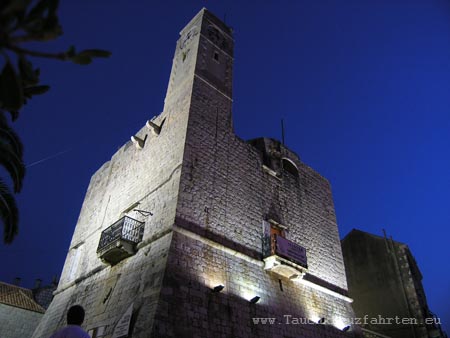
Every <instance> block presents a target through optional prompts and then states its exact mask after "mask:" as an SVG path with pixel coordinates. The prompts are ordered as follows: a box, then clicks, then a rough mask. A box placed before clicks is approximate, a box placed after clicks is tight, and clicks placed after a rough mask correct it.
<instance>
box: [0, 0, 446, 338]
mask: <svg viewBox="0 0 450 338" xmlns="http://www.w3.org/2000/svg"><path fill="white" fill-rule="evenodd" d="M202 7H207V8H208V9H209V10H211V11H212V12H213V13H215V14H216V15H217V16H218V17H219V18H221V19H224V18H225V21H226V23H227V24H228V25H230V26H232V27H233V28H234V32H235V33H234V37H235V64H234V66H235V67H234V108H233V116H234V126H235V131H236V133H237V134H238V135H239V136H240V137H242V138H243V139H251V138H255V137H259V136H267V137H274V138H278V139H279V138H280V135H281V131H280V120H281V118H283V119H284V121H285V125H286V128H285V129H286V143H287V146H288V147H289V148H291V149H292V150H294V151H295V152H296V153H297V154H298V155H299V156H300V158H301V159H302V161H303V162H305V163H306V164H308V165H310V166H311V167H313V168H314V169H316V170H317V171H318V172H319V173H321V174H322V175H323V176H325V177H326V178H328V179H329V180H330V182H331V184H332V187H333V194H334V201H335V207H336V213H337V219H338V225H339V231H340V234H341V237H344V236H345V235H346V234H347V233H348V232H349V231H350V230H351V229H352V228H358V229H361V230H364V231H368V232H371V233H375V234H378V235H382V229H383V228H384V229H386V231H387V233H388V235H392V236H393V238H394V239H395V240H397V241H400V242H403V243H406V244H408V245H409V247H410V248H411V250H412V252H413V254H414V256H415V258H416V260H417V262H418V264H419V266H420V269H421V271H422V273H423V276H424V279H423V284H424V287H425V291H426V293H427V297H428V302H429V305H430V307H431V310H432V311H434V312H435V313H437V314H438V315H439V316H440V317H441V318H442V320H443V322H444V324H445V328H446V329H447V331H449V328H450V325H449V324H450V309H449V306H448V304H449V303H450V269H448V267H449V260H450V253H449V248H448V247H449V244H450V241H449V232H450V230H449V229H450V207H449V191H450V152H449V149H450V94H449V89H450V3H449V2H448V1H444V0H422V1H413V0H404V1H400V0H398V1H397V0H363V1H361V0H358V1H357V0H355V1H347V0H343V1H337V0H335V1H313V0H311V1H258V2H256V1H255V2H250V1H249V2H244V1H239V2H238V1H236V2H231V1H229V2H228V1H220V2H219V1H175V2H174V1H160V2H155V1H144V0H142V1H106V0H97V1H89V0H77V1H62V5H61V8H60V17H61V21H62V24H63V28H64V32H65V34H64V36H63V37H62V38H61V39H60V40H59V41H58V42H57V43H50V44H48V45H46V46H42V47H41V49H47V50H53V51H58V50H66V49H67V48H68V47H69V46H70V45H71V44H75V45H76V46H77V47H78V48H79V49H80V50H81V49H84V48H103V49H108V50H110V51H112V52H113V56H112V58H111V59H107V60H103V59H98V60H95V61H94V63H93V64H92V65H90V66H78V65H73V64H69V63H58V62H56V61H47V60H36V62H35V63H36V64H39V65H40V66H41V72H42V74H43V76H42V81H43V83H46V84H49V85H51V86H52V89H51V91H50V92H49V93H47V94H46V95H44V96H41V97H36V98H34V99H33V100H32V101H31V102H30V103H29V104H28V105H27V106H26V107H25V109H24V110H23V112H22V114H21V116H20V118H19V120H18V122H16V123H14V127H15V129H16V130H17V131H18V133H19V134H20V136H21V137H22V140H23V143H24V145H25V151H26V153H25V161H26V163H27V164H29V167H28V172H27V176H26V180H25V186H24V190H23V192H22V193H21V194H20V195H18V201H19V205H20V209H21V223H20V235H19V237H18V238H17V240H16V241H15V242H14V243H13V244H12V245H10V246H5V245H3V244H0V255H1V258H2V267H1V270H0V280H2V281H7V282H11V281H12V279H13V278H14V277H16V276H20V277H22V281H23V285H25V286H28V287H32V286H33V282H34V279H35V278H42V279H44V282H47V283H48V282H50V280H51V277H52V276H53V275H59V274H60V273H61V270H62V266H63V264H64V260H65V255H66V253H67V250H68V247H69V243H70V240H71V236H72V232H73V229H74V227H75V225H76V222H77V217H78V213H79V211H80V208H81V204H82V202H83V198H84V194H85V192H86V189H87V186H88V184H89V180H90V177H91V175H92V174H93V173H94V172H95V171H96V170H97V169H98V168H99V167H100V166H101V165H102V164H103V163H104V162H106V161H107V160H109V158H110V157H111V156H112V154H113V153H114V152H115V151H116V150H117V149H118V148H119V147H120V146H121V145H123V144H124V143H125V142H127V141H128V140H129V139H130V136H131V135H134V133H135V132H136V131H137V130H139V129H140V128H141V127H142V126H143V125H144V124H145V121H146V120H147V119H149V118H151V117H153V116H154V115H157V114H159V113H160V112H161V111H162V108H163V103H164V96H165V91H166V88H167V83H168V79H169V73H170V68H171V63H172V57H173V53H174V48H175V42H176V40H177V39H178V33H179V31H180V30H181V29H182V28H183V27H184V25H185V24H186V23H187V22H188V21H189V20H190V19H191V18H192V17H193V16H194V15H195V14H196V13H197V12H198V11H199V10H200V9H201V8H202ZM58 154H59V155H58ZM53 155H57V156H56V157H54V158H50V159H47V160H45V161H43V162H39V163H36V162H37V161H40V160H42V159H45V158H47V157H51V156H53Z"/></svg>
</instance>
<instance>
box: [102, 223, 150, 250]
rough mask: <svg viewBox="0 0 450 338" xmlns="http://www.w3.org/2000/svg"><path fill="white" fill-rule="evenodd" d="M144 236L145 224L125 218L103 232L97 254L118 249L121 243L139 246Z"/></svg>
mask: <svg viewBox="0 0 450 338" xmlns="http://www.w3.org/2000/svg"><path fill="white" fill-rule="evenodd" d="M143 235H144V222H139V221H137V220H135V219H133V218H131V217H128V216H125V217H122V218H121V219H119V220H118V221H117V222H115V223H114V224H113V225H111V226H110V227H108V228H106V229H105V230H103V231H102V234H101V236H100V242H99V244H98V247H97V253H102V252H105V251H108V250H109V249H111V248H114V247H116V245H117V243H118V242H119V241H125V242H129V243H131V244H134V245H135V244H138V243H139V242H140V241H142V236H143Z"/></svg>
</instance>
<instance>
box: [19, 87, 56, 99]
mask: <svg viewBox="0 0 450 338" xmlns="http://www.w3.org/2000/svg"><path fill="white" fill-rule="evenodd" d="M49 89H50V86H45V85H43V86H33V87H27V88H25V89H24V90H23V94H24V95H25V96H26V97H28V98H31V97H32V96H33V95H42V94H44V93H46V92H48V90H49Z"/></svg>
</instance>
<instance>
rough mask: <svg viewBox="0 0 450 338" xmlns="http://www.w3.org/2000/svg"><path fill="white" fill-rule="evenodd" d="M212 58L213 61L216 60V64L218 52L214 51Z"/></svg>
mask: <svg viewBox="0 0 450 338" xmlns="http://www.w3.org/2000/svg"><path fill="white" fill-rule="evenodd" d="M213 58H214V60H216V61H217V62H219V52H218V51H214V55H213Z"/></svg>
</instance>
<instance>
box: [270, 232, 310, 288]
mask: <svg viewBox="0 0 450 338" xmlns="http://www.w3.org/2000/svg"><path fill="white" fill-rule="evenodd" d="M269 238H270V248H268V250H267V254H266V257H265V258H264V269H265V270H267V271H271V272H274V273H276V274H278V275H280V276H283V277H286V278H289V279H296V278H302V276H303V275H304V274H305V273H306V271H307V269H308V265H307V259H306V249H305V248H303V247H302V246H300V245H298V244H295V243H294V242H291V241H289V240H287V239H286V238H284V237H281V236H279V235H276V234H272V235H271V236H270V237H269ZM269 238H268V239H269Z"/></svg>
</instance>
